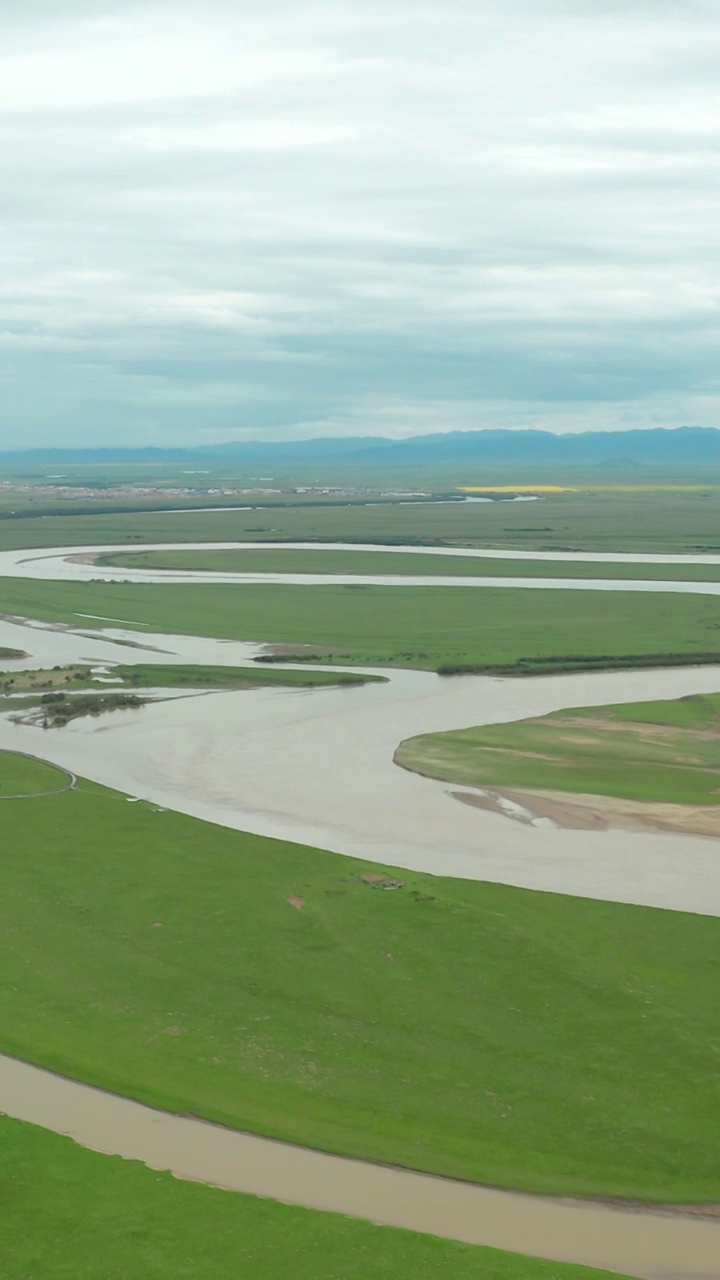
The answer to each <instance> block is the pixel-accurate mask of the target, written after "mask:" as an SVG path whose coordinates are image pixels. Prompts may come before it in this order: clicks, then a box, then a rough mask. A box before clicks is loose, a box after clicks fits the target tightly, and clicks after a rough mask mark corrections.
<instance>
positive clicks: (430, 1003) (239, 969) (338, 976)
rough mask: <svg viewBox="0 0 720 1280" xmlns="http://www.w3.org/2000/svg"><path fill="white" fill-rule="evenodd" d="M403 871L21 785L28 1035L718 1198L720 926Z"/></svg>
mask: <svg viewBox="0 0 720 1280" xmlns="http://www.w3.org/2000/svg"><path fill="white" fill-rule="evenodd" d="M2 763H3V758H2V757H0V764H2ZM382 873H383V869H382V868H380V867H378V866H377V865H371V866H369V867H368V866H367V864H364V863H362V862H358V861H355V860H353V859H349V858H341V857H339V856H337V855H334V854H329V853H325V852H322V851H319V850H315V849H310V848H305V847H302V846H299V845H294V844H286V843H283V842H280V841H274V840H267V839H261V838H259V837H256V836H251V835H247V834H243V833H239V832H234V831H230V830H226V829H224V828H221V827H215V826H213V825H210V824H207V823H203V822H199V821H197V820H194V819H191V818H188V817H185V816H183V815H179V814H176V813H173V812H157V811H156V810H155V809H154V806H152V805H150V804H146V803H144V802H140V803H136V804H128V803H127V799H126V797H125V796H123V795H121V794H119V793H117V792H113V791H109V790H107V789H104V788H101V787H99V786H97V785H95V784H91V783H87V782H82V781H81V783H80V787H79V789H78V790H76V791H72V792H67V793H65V794H63V795H58V796H55V797H52V798H47V799H42V800H35V801H31V802H27V801H16V802H13V801H8V802H7V803H6V804H5V805H4V808H3V894H2V897H1V898H0V925H1V926H2V932H3V936H4V938H5V939H6V942H5V960H4V984H3V990H2V997H1V999H2V1008H1V1011H0V1012H1V1016H0V1027H1V1028H2V1031H1V1032H0V1047H1V1048H2V1049H4V1050H5V1051H6V1052H9V1053H13V1054H15V1055H17V1056H18V1057H21V1058H26V1059H28V1060H31V1061H35V1062H38V1063H40V1064H43V1065H45V1066H47V1067H49V1068H51V1069H55V1070H58V1071H60V1072H61V1073H63V1074H66V1075H69V1076H72V1077H75V1078H77V1079H81V1080H85V1081H87V1082H89V1083H93V1084H97V1085H100V1086H104V1087H106V1088H109V1089H112V1090H115V1091H117V1092H119V1093H123V1094H125V1095H127V1096H131V1097H136V1098H139V1099H141V1100H144V1101H147V1102H149V1103H151V1104H154V1105H157V1106H160V1107H164V1108H166V1109H168V1110H172V1111H175V1112H180V1113H183V1112H191V1113H195V1114H200V1115H204V1116H206V1117H208V1118H209V1119H214V1120H217V1121H220V1122H223V1123H227V1124H230V1125H233V1126H236V1127H239V1128H243V1129H247V1130H251V1131H255V1132H259V1133H264V1134H267V1135H268V1136H275V1137H281V1138H285V1139H287V1140H289V1141H294V1142H299V1143H302V1144H305V1145H309V1146H314V1147H317V1148H320V1149H325V1150H330V1151H337V1152H341V1153H345V1154H350V1155H355V1156H358V1157H364V1158H370V1159H378V1160H383V1161H388V1162H391V1163H398V1164H402V1165H406V1166H409V1167H412V1168H418V1169H425V1170H428V1171H432V1172H436V1173H441V1174H448V1175H453V1176H457V1177H462V1178H468V1179H471V1180H476V1181H481V1182H488V1183H494V1184H497V1185H501V1186H508V1187H518V1188H522V1189H526V1190H531V1191H542V1192H556V1193H567V1194H580V1195H593V1194H597V1195H620V1196H630V1197H633V1198H645V1199H652V1200H661V1201H665V1200H668V1201H669V1200H674V1201H700V1200H717V1199H718V1197H719V1195H720V1180H719V1179H718V1167H717V1146H718V1127H717V1117H718V1116H720V1105H719V1104H720V1097H719V1096H718V1076H717V1069H716V1068H717V1063H716V1054H715V1043H716V1034H717V1016H718V1000H717V983H716V968H717V945H718V938H719V937H720V923H719V922H718V921H717V920H715V919H712V918H705V917H702V916H690V915H684V914H683V913H680V912H672V911H660V910H651V909H648V908H640V907H629V906H622V905H618V904H613V903H603V902H596V901H590V900H583V899H578V898H565V897H562V896H559V895H555V894H549V893H532V892H529V891H524V890H520V889H512V888H508V887H505V886H501V885H494V884H483V883H475V882H473V883H468V882H463V881H457V880H450V879H443V878H438V877H431V876H421V875H414V874H411V873H405V872H400V873H398V872H397V871H394V870H393V869H392V868H388V869H386V875H387V876H388V877H389V878H390V879H391V881H398V882H399V883H400V884H401V885H402V887H401V888H394V889H387V888H384V887H383V882H382V881H381V882H377V881H368V880H365V879H363V877H364V876H367V875H368V874H372V875H374V876H377V875H378V874H382ZM290 899H297V900H298V901H296V902H295V903H294V904H293V903H292V902H291V901H290ZM298 902H299V905H298ZM580 1137H581V1140H580Z"/></svg>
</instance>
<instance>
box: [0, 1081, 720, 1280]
mask: <svg viewBox="0 0 720 1280" xmlns="http://www.w3.org/2000/svg"><path fill="white" fill-rule="evenodd" d="M0 1108H1V1109H2V1111H3V1112H5V1114H7V1115H9V1116H12V1117H14V1118H15V1119H18V1120H24V1121H27V1122H29V1123H32V1124H36V1125H39V1126H41V1127H42V1128H44V1129H51V1130H52V1131H53V1132H55V1133H61V1134H67V1135H68V1136H69V1137H71V1138H73V1139H74V1140H75V1141H76V1142H78V1143H80V1144H81V1145H82V1146H84V1147H89V1148H92V1150H94V1151H100V1152H104V1153H105V1154H107V1155H116V1156H123V1157H124V1158H125V1159H127V1160H140V1161H142V1163H143V1164H145V1165H147V1166H148V1167H149V1168H151V1169H158V1170H169V1171H170V1172H172V1173H174V1174H175V1175H176V1176H177V1177H180V1178H185V1179H188V1180H190V1181H193V1182H204V1183H210V1184H212V1185H214V1186H218V1187H224V1188H226V1189H228V1190H231V1191H241V1192H246V1193H248V1194H251V1195H258V1196H266V1197H270V1198H272V1199H274V1200H280V1201H283V1202H284V1203H287V1204H297V1205H304V1206H305V1207H306V1208H310V1209H319V1210H325V1211H331V1212H333V1213H341V1214H346V1215H348V1216H350V1217H353V1218H362V1219H365V1220H366V1221H368V1222H373V1223H379V1224H382V1225H386V1226H393V1227H404V1228H406V1229H407V1230H410V1231H419V1232H423V1233H425V1234H428V1235H435V1236H441V1237H443V1238H445V1239H448V1240H460V1241H464V1242H466V1243H468V1244H475V1245H489V1246H492V1247H493V1248H496V1249H505V1250H508V1251H511V1252H515V1253H521V1254H527V1255H530V1256H532V1257H538V1258H548V1259H551V1260H553V1261H555V1262H570V1263H576V1264H584V1265H586V1266H592V1267H598V1268H601V1269H603V1270H606V1271H616V1272H620V1273H621V1274H625V1275H629V1276H637V1277H641V1278H642V1280H681V1278H682V1280H720V1219H715V1220H713V1219H712V1218H710V1217H708V1218H703V1217H699V1216H695V1215H693V1214H689V1215H688V1216H683V1214H682V1213H680V1212H672V1213H667V1212H666V1213H663V1212H662V1211H653V1210H652V1209H641V1210H638V1209H624V1208H616V1207H611V1206H608V1205H605V1204H593V1203H585V1202H582V1201H573V1200H557V1199H550V1198H546V1197H542V1196H530V1195H520V1194H518V1193H516V1192H510V1191H499V1190H495V1189H492V1188H488V1187H481V1186H475V1185H473V1184H471V1183H464V1182H455V1181H453V1180H452V1179H449V1178H438V1177H432V1176H430V1175H426V1174H421V1173H413V1172H411V1171H409V1170H405V1169H397V1168H391V1167H388V1166H384V1165H375V1164H370V1163H367V1162H365V1161H361V1160H350V1159H345V1158H342V1157H340V1156H333V1155H327V1154H324V1153H322V1152H319V1151H311V1150H308V1149H306V1148H304V1147H295V1146H289V1145H287V1144H285V1143H282V1142H274V1141H271V1140H269V1139H265V1138H259V1137H257V1136H255V1135H252V1134H247V1133H239V1132H236V1131H233V1130H231V1129H224V1128H222V1127H220V1126H218V1125H213V1124H208V1123H206V1122H204V1121H201V1120H196V1119H191V1118H189V1117H185V1116H174V1115H170V1114H168V1113H166V1112H162V1111H155V1110H153V1109H151V1108H149V1107H145V1106H142V1105H141V1104H140V1103H137V1102H132V1101H130V1100H128V1099H126V1098H120V1097H117V1096H116V1095H114V1094H110V1093H105V1092H103V1091H102V1090H100V1089H93V1088H90V1087H89V1086H87V1085H83V1084H78V1083H77V1082H76V1081H73V1080H67V1079H64V1078H63V1077H61V1076H57V1075H53V1074H52V1073H50V1072H48V1071H43V1070H41V1069H40V1068H38V1067H33V1066H30V1065H28V1064H27V1063H24V1062H19V1061H17V1060H16V1059H14V1058H8V1057H4V1056H0Z"/></svg>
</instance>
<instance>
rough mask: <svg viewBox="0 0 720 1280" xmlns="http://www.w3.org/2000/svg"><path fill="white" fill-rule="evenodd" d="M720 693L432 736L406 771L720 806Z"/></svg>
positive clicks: (406, 761) (406, 757) (411, 754)
mask: <svg viewBox="0 0 720 1280" xmlns="http://www.w3.org/2000/svg"><path fill="white" fill-rule="evenodd" d="M719 742H720V694H696V695H694V696H692V697H686V698H680V699H677V700H673V701H667V702H640V703H630V704H624V705H622V706H617V707H576V708H572V709H569V710H567V711H558V712H555V713H554V714H552V715H548V716H543V717H541V718H538V719H533V720H520V721H516V722H513V723H510V724H498V725H482V726H478V727H477V728H472V729H460V730H454V731H452V732H450V733H433V734H423V735H421V736H420V737H417V738H409V739H408V740H407V741H406V742H403V743H401V745H400V746H399V748H398V750H397V752H396V757H395V758H396V760H397V762H398V764H401V765H403V767H404V768H406V769H413V770H415V771H416V772H419V773H424V774H428V775H431V776H432V777H436V778H442V779H444V780H446V781H450V782H459V783H464V784H466V785H467V784H469V785H474V786H479V787H491V788H492V787H500V788H502V787H510V788H518V787H520V788H524V787H527V788H531V789H540V790H552V791H558V792H570V793H573V792H578V793H582V794H592V795H601V796H612V797H617V798H619V799H623V800H638V801H641V802H644V803H656V802H661V803H665V804H685V805H720V749H719V746H718V744H719Z"/></svg>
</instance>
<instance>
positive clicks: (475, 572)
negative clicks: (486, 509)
mask: <svg viewBox="0 0 720 1280" xmlns="http://www.w3.org/2000/svg"><path fill="white" fill-rule="evenodd" d="M97 563H98V565H99V566H103V565H108V566H115V567H119V568H123V569H170V570H173V569H174V570H178V569H192V570H195V571H198V570H205V571H206V572H214V573H327V574H332V573H342V574H366V575H373V574H401V575H403V576H405V577H407V576H413V577H417V576H419V575H421V574H423V575H431V576H437V575H438V574H442V575H444V576H447V577H450V576H453V577H459V578H493V577H495V578H498V577H500V578H578V577H580V578H624V579H650V580H654V581H660V582H662V581H667V580H668V579H682V580H684V581H688V582H717V581H718V579H720V564H708V565H703V564H689V565H667V564H666V565H663V564H602V563H600V564H598V563H593V562H592V561H590V562H583V563H580V564H578V563H576V562H573V561H570V560H543V561H538V560H493V559H487V560H486V559H477V560H474V559H469V558H466V557H462V556H451V555H448V556H435V555H423V554H422V553H419V554H413V555H406V554H404V553H402V552H399V551H398V552H393V551H375V552H373V551H322V550H317V551H316V550H310V551H300V550H298V551H293V550H291V549H290V548H282V547H279V548H278V547H268V548H262V549H261V550H255V551H243V550H237V551H235V550H233V551H182V550H180V551H144V552H143V551H136V552H134V553H133V552H127V551H124V552H118V553H117V554H115V555H109V556H101V557H99V559H98V562H97Z"/></svg>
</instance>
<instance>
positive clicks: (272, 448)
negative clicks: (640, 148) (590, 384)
mask: <svg viewBox="0 0 720 1280" xmlns="http://www.w3.org/2000/svg"><path fill="white" fill-rule="evenodd" d="M203 460H205V461H207V462H209V463H216V464H217V463H220V462H238V463H252V464H272V463H279V464H282V463H286V462H287V463H290V462H308V463H331V462H335V463H340V462H343V463H346V464H347V463H351V462H353V461H356V462H357V463H358V464H362V465H364V466H373V465H378V466H381V465H385V466H398V465H402V464H404V463H409V464H422V463H427V464H437V463H444V462H448V463H451V462H454V461H458V462H464V461H467V462H476V461H477V462H495V463H498V462H506V463H518V462H547V463H565V464H573V463H576V464H584V465H586V466H587V465H591V466H593V465H594V466H599V467H605V468H609V469H612V470H620V469H624V468H630V469H632V468H633V467H635V466H638V465H645V464H648V465H652V464H656V465H658V464H668V463H677V464H683V463H686V464H696V465H697V464H702V463H706V462H707V463H711V462H712V463H720V430H718V429H717V428H715V427H675V428H653V429H647V430H640V431H585V432H578V433H575V434H572V435H556V434H554V433H552V432H550V431H506V430H505V431H490V430H484V431H449V432H443V433H438V434H435V435H424V436H410V437H408V438H406V439H404V440H390V439H387V438H386V437H384V436H354V437H345V438H340V439H332V438H327V439H313V440H286V441H280V442H277V441H273V442H268V441H264V440H247V441H229V442H228V443H227V444H217V445H205V446H202V445H200V446H196V447H194V448H184V449H157V448H150V449H138V448H129V449H122V448H112V449H26V450H21V451H17V450H14V451H12V452H0V467H1V466H2V465H5V466H13V467H17V466H22V465H35V466H37V465H45V464H49V465H65V464H70V463H99V464H102V463H112V462H115V463H118V462H120V463H122V462H125V463H131V462H139V463H142V462H148V463H150V462H160V463H162V462H175V463H183V462H186V463H187V464H188V465H189V466H190V465H197V464H198V463H199V462H202V461H203Z"/></svg>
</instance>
